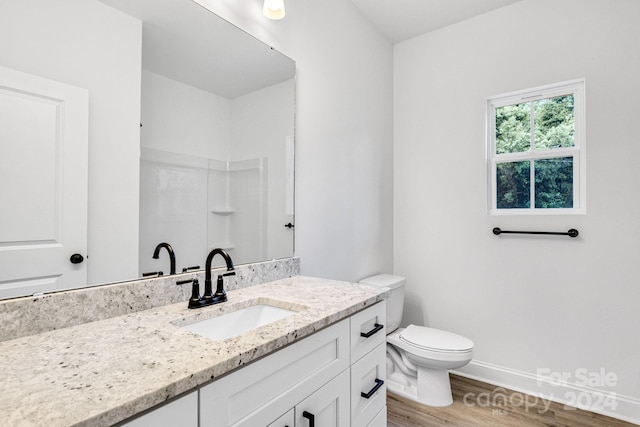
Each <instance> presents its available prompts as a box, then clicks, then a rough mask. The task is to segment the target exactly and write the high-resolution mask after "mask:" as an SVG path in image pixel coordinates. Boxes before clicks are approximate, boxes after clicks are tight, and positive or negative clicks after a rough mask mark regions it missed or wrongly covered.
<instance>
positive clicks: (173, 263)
mask: <svg viewBox="0 0 640 427" xmlns="http://www.w3.org/2000/svg"><path fill="white" fill-rule="evenodd" d="M162 248H165V249H166V250H167V252H169V260H170V261H171V271H170V272H169V274H176V254H175V253H173V248H172V247H171V245H170V244H168V243H160V244H159V245H158V246H156V250H155V251H153V259H158V258H159V257H160V249H162Z"/></svg>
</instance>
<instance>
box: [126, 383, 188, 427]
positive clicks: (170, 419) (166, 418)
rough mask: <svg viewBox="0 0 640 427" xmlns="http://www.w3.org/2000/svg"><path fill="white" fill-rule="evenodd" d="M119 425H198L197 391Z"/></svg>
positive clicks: (130, 426) (140, 426)
mask: <svg viewBox="0 0 640 427" xmlns="http://www.w3.org/2000/svg"><path fill="white" fill-rule="evenodd" d="M119 425H120V426H121V427H156V426H162V425H164V426H184V427H198V392H197V391H193V392H191V393H189V394H187V395H186V396H182V397H179V398H177V399H175V400H172V401H171V402H169V403H165V404H164V405H162V406H159V407H156V408H154V409H152V410H151V411H149V412H147V413H145V414H144V415H141V416H139V417H137V418H134V419H132V420H130V421H127V422H124V423H122V424H119Z"/></svg>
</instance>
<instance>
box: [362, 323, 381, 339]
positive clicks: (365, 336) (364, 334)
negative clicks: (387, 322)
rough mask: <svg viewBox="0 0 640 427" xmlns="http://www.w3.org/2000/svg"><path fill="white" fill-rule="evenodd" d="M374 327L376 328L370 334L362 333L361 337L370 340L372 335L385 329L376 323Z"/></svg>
mask: <svg viewBox="0 0 640 427" xmlns="http://www.w3.org/2000/svg"><path fill="white" fill-rule="evenodd" d="M373 326H375V328H373V329H372V330H370V331H369V332H366V333H365V332H360V336H361V337H364V338H369V337H370V336H371V335H373V334H375V333H376V332H378V331H379V330H381V329H382V328H384V326H383V325H381V324H379V323H374V324H373Z"/></svg>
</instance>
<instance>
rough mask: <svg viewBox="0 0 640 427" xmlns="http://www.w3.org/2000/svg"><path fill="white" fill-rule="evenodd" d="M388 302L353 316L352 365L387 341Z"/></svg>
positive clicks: (351, 333) (351, 326) (382, 302)
mask: <svg viewBox="0 0 640 427" xmlns="http://www.w3.org/2000/svg"><path fill="white" fill-rule="evenodd" d="M386 320H387V316H386V302H385V301H381V302H379V303H377V304H376V305H373V306H371V307H369V308H366V309H364V310H362V311H360V312H358V313H356V314H354V315H353V316H351V325H350V328H351V331H350V335H351V337H350V338H351V363H355V362H356V361H357V360H358V359H360V358H361V357H362V356H364V355H365V354H367V353H369V352H370V351H371V350H373V349H374V348H376V347H377V346H378V345H380V344H381V343H383V342H386V340H387V327H386V323H387V322H386Z"/></svg>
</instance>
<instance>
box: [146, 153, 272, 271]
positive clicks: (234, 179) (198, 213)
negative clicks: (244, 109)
mask: <svg viewBox="0 0 640 427" xmlns="http://www.w3.org/2000/svg"><path fill="white" fill-rule="evenodd" d="M267 164H268V159H267V158H258V159H250V160H244V161H221V160H214V159H206V158H202V157H195V156H188V155H184V154H175V153H170V152H166V151H161V150H154V149H143V150H142V152H141V162H140V178H141V179H140V185H141V187H142V189H143V191H141V193H140V194H141V200H140V202H141V203H140V249H141V250H140V271H141V274H142V273H143V272H145V271H149V270H152V269H153V265H154V264H153V260H152V259H151V257H150V254H151V252H150V250H151V251H153V247H154V245H155V244H156V242H157V239H158V238H160V239H161V240H163V241H169V242H172V243H171V244H172V246H173V247H174V248H175V251H176V254H177V258H178V262H179V263H183V261H182V260H184V262H186V263H187V264H189V265H191V264H193V263H194V262H197V260H201V259H204V258H205V257H206V254H207V253H208V252H209V251H210V250H211V249H213V248H222V249H224V250H226V251H227V252H228V253H229V254H230V255H231V256H232V257H233V259H234V260H236V263H238V264H242V263H247V262H252V261H253V260H259V259H265V257H266V255H267V254H266V252H267V245H266V242H267V209H268V206H267V201H268V194H267V193H268V191H267V188H268V186H267V179H268V168H267ZM187 260H190V261H192V262H191V263H189V262H188V261H187ZM187 264H184V265H178V269H179V270H180V269H182V268H185V267H188V265H187Z"/></svg>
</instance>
